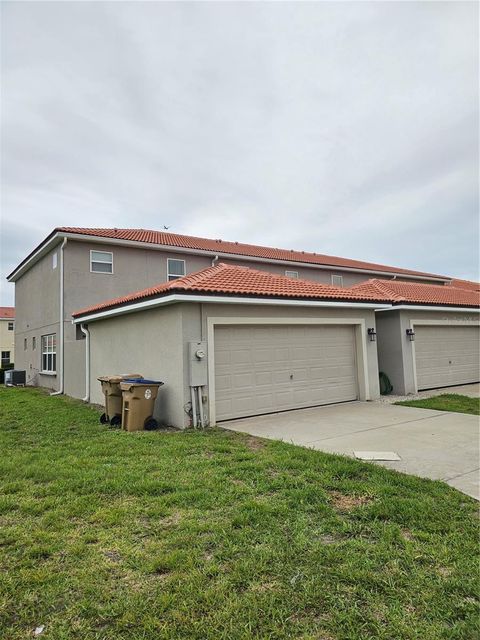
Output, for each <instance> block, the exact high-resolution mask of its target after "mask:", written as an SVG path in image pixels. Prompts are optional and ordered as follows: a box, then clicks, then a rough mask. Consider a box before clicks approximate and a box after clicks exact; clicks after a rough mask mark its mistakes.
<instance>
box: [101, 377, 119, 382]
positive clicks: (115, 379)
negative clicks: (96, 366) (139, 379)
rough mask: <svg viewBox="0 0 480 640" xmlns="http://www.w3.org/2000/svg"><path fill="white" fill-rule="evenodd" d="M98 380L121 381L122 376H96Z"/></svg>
mask: <svg viewBox="0 0 480 640" xmlns="http://www.w3.org/2000/svg"><path fill="white" fill-rule="evenodd" d="M97 380H98V381H99V382H121V381H122V380H123V378H122V376H100V377H99V378H97Z"/></svg>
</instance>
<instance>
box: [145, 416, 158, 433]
mask: <svg viewBox="0 0 480 640" xmlns="http://www.w3.org/2000/svg"><path fill="white" fill-rule="evenodd" d="M143 428H144V429H145V431H154V430H155V429H158V422H157V421H156V420H155V418H152V417H151V416H150V418H147V419H146V420H145V422H144V424H143Z"/></svg>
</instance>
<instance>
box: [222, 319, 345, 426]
mask: <svg viewBox="0 0 480 640" xmlns="http://www.w3.org/2000/svg"><path fill="white" fill-rule="evenodd" d="M215 396H216V403H215V404H216V413H217V420H229V419H232V418H240V417H244V416H254V415H260V414H264V413H273V412H276V411H286V410H289V409H299V408H302V407H313V406H317V405H322V404H330V403H334V402H346V401H349V400H356V399H357V397H358V392H357V376H356V363H355V334H354V329H353V327H352V326H348V325H321V326H318V325H258V326H257V325H243V326H236V325H234V326H225V327H222V326H220V327H217V328H216V329H215Z"/></svg>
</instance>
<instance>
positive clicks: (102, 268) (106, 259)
mask: <svg viewBox="0 0 480 640" xmlns="http://www.w3.org/2000/svg"><path fill="white" fill-rule="evenodd" d="M90 271H91V272H92V273H113V253H111V252H110V251H90Z"/></svg>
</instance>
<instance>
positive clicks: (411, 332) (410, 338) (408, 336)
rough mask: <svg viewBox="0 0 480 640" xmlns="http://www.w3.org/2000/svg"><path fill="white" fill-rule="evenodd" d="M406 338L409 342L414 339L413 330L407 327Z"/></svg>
mask: <svg viewBox="0 0 480 640" xmlns="http://www.w3.org/2000/svg"><path fill="white" fill-rule="evenodd" d="M407 338H408V339H409V340H410V342H413V341H414V340H415V331H414V330H413V329H407Z"/></svg>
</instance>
